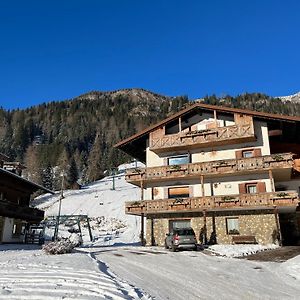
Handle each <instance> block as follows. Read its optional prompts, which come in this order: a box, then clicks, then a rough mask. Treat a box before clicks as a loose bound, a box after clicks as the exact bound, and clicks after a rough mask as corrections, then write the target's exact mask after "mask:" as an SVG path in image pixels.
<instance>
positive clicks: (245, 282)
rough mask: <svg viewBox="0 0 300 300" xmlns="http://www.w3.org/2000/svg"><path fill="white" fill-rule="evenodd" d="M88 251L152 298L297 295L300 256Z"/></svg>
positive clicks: (154, 250)
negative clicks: (268, 258) (280, 259)
mask: <svg viewBox="0 0 300 300" xmlns="http://www.w3.org/2000/svg"><path fill="white" fill-rule="evenodd" d="M88 251H90V252H91V254H92V255H93V256H94V257H95V258H96V259H97V260H98V261H100V264H101V263H102V265H104V264H105V265H106V266H108V268H109V271H110V272H112V273H113V274H115V275H116V276H118V277H119V278H121V279H122V280H125V281H126V282H128V283H130V284H131V285H134V286H136V287H138V288H139V289H140V290H143V291H145V292H146V293H148V294H150V295H151V296H152V297H153V298H154V299H156V300H166V299H172V300H181V299H184V300H186V299H189V300H193V299H197V300H198V299H300V296H299V295H300V277H299V276H298V277H297V274H298V271H300V256H298V257H296V258H294V259H293V260H292V261H288V262H286V263H282V264H280V263H275V262H256V261H248V260H244V259H233V258H224V257H216V256H209V255H205V254H203V253H202V252H193V251H183V252H176V253H172V252H169V251H167V250H165V249H161V248H158V247H151V248H143V247H105V248H103V247H102V248H101V247H100V248H92V249H89V250H88ZM291 274H296V276H293V275H291Z"/></svg>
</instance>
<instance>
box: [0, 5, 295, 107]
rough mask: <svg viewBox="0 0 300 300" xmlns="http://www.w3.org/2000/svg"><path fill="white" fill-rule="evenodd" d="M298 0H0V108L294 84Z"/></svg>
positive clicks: (283, 90) (281, 88)
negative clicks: (110, 94) (135, 90)
mask: <svg viewBox="0 0 300 300" xmlns="http://www.w3.org/2000/svg"><path fill="white" fill-rule="evenodd" d="M299 15H300V1H298V0H295V1H290V0H286V1H283V0H282V1H277V0H273V1H271V0H270V1H269V0H260V1H259V0H251V1H250V0H248V1H246V0H245V1H243V0H226V1H225V0H222V1H221V0H220V1H217V0H215V1H213V0H212V1H209V0H207V1H201V0H198V1H196V0H195V1H188V0H185V1H176V0H170V1H167V0H166V1H164V0H160V1H158V0H157V1H155V0H151V1H150V0H149V1H143V0H136V1H133V0H118V1H117V0H106V1H104V0H103V1H102V0H94V1H92V0H84V1H83V0H82V1H77V0H60V1H56V0H51V1H50V0H49V1H41V0H36V1H35V0H27V1H24V0H20V1H14V0H6V1H5V0H3V1H1V2H0V38H1V40H0V106H3V107H4V108H10V109H11V108H17V107H21V108H24V107H28V106H31V105H35V104H39V103H41V102H47V101H51V100H63V99H68V98H72V97H74V96H77V95H80V94H82V93H85V92H87V91H90V90H102V91H105V90H114V89H120V88H130V87H141V88H145V89H149V90H152V91H155V92H158V93H162V94H165V95H170V96H175V95H188V96H189V97H190V98H197V97H202V96H205V95H207V94H213V93H214V94H217V95H223V94H231V95H236V94H239V93H243V92H264V93H267V94H269V95H272V96H276V95H288V94H292V93H295V92H298V91H299V90H300V74H299V73H300V17H299Z"/></svg>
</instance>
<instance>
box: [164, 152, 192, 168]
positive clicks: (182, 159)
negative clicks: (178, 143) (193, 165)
mask: <svg viewBox="0 0 300 300" xmlns="http://www.w3.org/2000/svg"><path fill="white" fill-rule="evenodd" d="M189 162H190V156H189V154H184V155H177V156H172V157H169V158H168V165H169V166H171V165H182V164H188V163H189Z"/></svg>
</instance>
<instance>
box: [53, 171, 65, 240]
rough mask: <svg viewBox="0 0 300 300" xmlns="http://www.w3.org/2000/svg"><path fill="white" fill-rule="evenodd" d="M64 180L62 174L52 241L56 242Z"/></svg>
mask: <svg viewBox="0 0 300 300" xmlns="http://www.w3.org/2000/svg"><path fill="white" fill-rule="evenodd" d="M64 179H65V174H64V173H63V174H62V179H61V189H60V196H59V205H58V215H57V219H56V227H55V231H54V240H57V238H58V228H59V222H60V213H61V200H62V199H64Z"/></svg>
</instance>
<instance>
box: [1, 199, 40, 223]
mask: <svg viewBox="0 0 300 300" xmlns="http://www.w3.org/2000/svg"><path fill="white" fill-rule="evenodd" d="M0 216H5V217H9V218H16V219H21V220H26V221H32V222H40V221H42V220H43V219H44V212H43V211H42V210H39V209H36V208H32V207H28V206H21V205H18V204H15V203H12V202H8V201H0Z"/></svg>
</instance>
